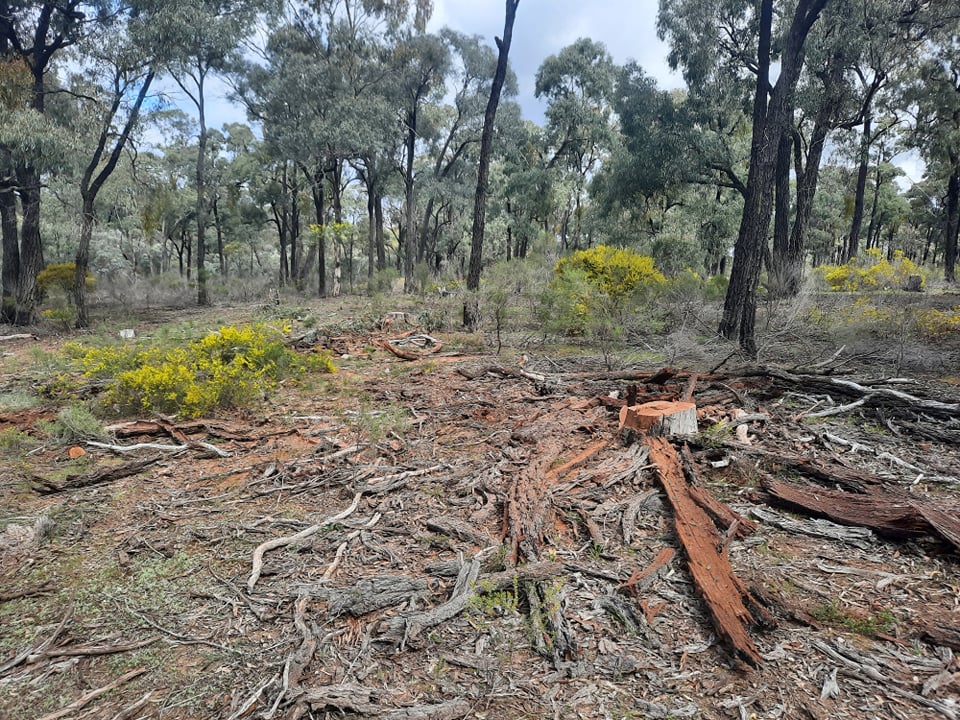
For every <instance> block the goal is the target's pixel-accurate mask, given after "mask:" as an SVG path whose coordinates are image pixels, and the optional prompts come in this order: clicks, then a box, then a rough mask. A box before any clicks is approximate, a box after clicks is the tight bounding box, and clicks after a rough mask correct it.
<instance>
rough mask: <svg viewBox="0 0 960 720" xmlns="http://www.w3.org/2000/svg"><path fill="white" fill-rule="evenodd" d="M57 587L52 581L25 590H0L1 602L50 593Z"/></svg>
mask: <svg viewBox="0 0 960 720" xmlns="http://www.w3.org/2000/svg"><path fill="white" fill-rule="evenodd" d="M56 589H57V587H56V585H54V584H53V583H52V582H46V583H44V584H43V585H38V586H37V587H32V588H24V589H23V590H15V591H13V592H6V593H2V592H0V602H9V601H11V600H19V599H21V598H27V597H35V596H37V595H48V594H50V593H52V592H54V591H56Z"/></svg>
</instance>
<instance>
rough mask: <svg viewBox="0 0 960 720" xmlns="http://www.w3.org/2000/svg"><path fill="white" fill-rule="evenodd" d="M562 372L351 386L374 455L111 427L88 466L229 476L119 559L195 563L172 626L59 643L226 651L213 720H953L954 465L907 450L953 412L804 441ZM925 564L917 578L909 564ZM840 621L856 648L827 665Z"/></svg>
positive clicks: (697, 384)
mask: <svg viewBox="0 0 960 720" xmlns="http://www.w3.org/2000/svg"><path fill="white" fill-rule="evenodd" d="M369 337H370V336H367V338H368V339H369ZM411 352H417V351H416V350H414V349H411ZM383 355H384V357H386V359H385V361H384V364H389V363H395V362H396V361H395V360H394V359H393V357H392V356H386V355H385V354H383ZM424 365H425V364H424ZM534 366H536V367H534ZM560 367H561V366H560V365H558V364H553V363H539V364H538V363H536V362H530V361H526V362H523V364H519V365H515V366H510V365H503V364H491V363H489V362H486V361H483V362H476V361H475V362H460V363H459V364H458V365H457V366H456V367H447V366H445V365H444V366H443V367H439V368H438V367H433V366H431V368H430V371H429V375H428V374H427V370H426V368H424V367H422V366H418V365H417V364H416V363H412V364H410V365H406V366H405V372H404V373H391V372H386V371H384V372H382V373H378V374H377V375H376V376H375V377H373V378H371V379H369V380H367V381H366V382H363V384H361V385H360V386H359V390H357V389H356V388H353V392H355V393H362V397H363V399H364V401H365V402H368V403H369V404H370V405H371V406H373V407H376V406H378V405H379V406H381V407H384V408H387V407H391V408H402V409H403V411H404V413H405V416H404V420H405V421H406V422H407V423H409V427H408V429H407V430H405V431H404V430H400V431H398V432H392V433H391V432H381V433H380V434H379V435H377V436H376V437H374V436H373V434H372V433H371V434H370V436H369V437H367V436H366V435H365V430H364V428H363V427H361V426H360V423H359V422H358V421H357V418H356V417H354V416H351V415H350V414H349V413H350V412H351V411H349V410H348V411H346V412H342V414H341V415H340V416H337V417H334V416H333V415H334V413H335V412H336V411H335V410H333V409H331V408H330V407H323V408H321V407H319V403H318V406H317V407H313V406H311V407H303V408H297V410H300V411H301V412H303V414H302V415H296V414H292V413H293V412H295V411H294V410H292V409H291V408H288V407H284V408H283V410H282V411H281V412H278V414H277V415H276V416H274V417H273V418H271V422H269V423H267V422H264V423H259V424H257V423H253V426H252V427H251V426H250V425H242V424H239V423H235V422H226V421H223V420H217V421H206V420H205V421H197V422H191V423H171V422H167V421H165V420H163V419H159V420H142V421H137V422H135V423H129V424H126V425H123V426H116V427H114V428H112V432H113V433H114V436H115V437H116V438H117V439H118V443H117V444H116V446H115V447H114V446H111V445H110V444H108V447H105V448H94V450H95V452H91V455H92V456H93V460H94V461H97V462H98V461H100V460H101V459H102V458H104V457H105V456H108V455H109V456H110V459H111V460H113V459H114V458H113V456H116V455H123V454H124V453H125V452H128V451H129V449H130V448H135V447H138V446H139V449H138V450H136V452H141V451H142V452H146V451H147V446H149V445H150V444H154V445H160V444H162V445H166V446H169V447H172V448H178V447H179V448H185V450H186V451H189V452H186V451H181V452H180V453H178V454H177V455H176V457H181V458H184V459H186V458H189V459H190V462H191V463H195V462H200V461H201V460H204V458H203V457H202V455H203V454H204V448H203V445H202V444H201V443H207V442H209V443H210V444H211V445H212V443H214V442H216V443H217V446H214V447H216V448H217V449H220V448H219V446H220V445H222V446H223V448H224V449H225V450H224V452H229V453H230V454H231V456H232V457H230V458H223V457H220V456H217V457H215V458H208V459H206V461H205V462H206V464H205V466H204V469H203V470H202V471H197V472H188V473H185V474H184V476H185V477H188V478H189V490H188V489H187V487H185V486H186V483H183V482H180V481H179V480H177V481H170V482H168V483H167V484H165V485H164V491H165V492H166V493H168V496H167V497H166V498H165V499H164V501H163V502H162V503H161V502H160V501H154V502H151V503H146V502H143V503H141V504H142V506H143V514H142V515H141V516H140V518H141V520H142V521H141V522H140V523H139V524H137V523H131V526H130V527H129V528H127V529H125V530H123V531H122V532H124V533H126V537H125V538H124V540H123V541H122V542H121V543H120V544H118V545H117V546H116V547H115V550H116V555H117V556H118V557H119V558H121V560H120V561H118V565H117V567H118V568H120V569H122V571H123V573H126V574H129V575H131V576H134V575H137V574H138V573H137V572H136V571H137V570H138V569H139V563H140V562H142V559H143V558H144V557H145V556H149V557H150V558H158V562H165V561H166V560H168V559H172V558H178V557H182V553H183V552H184V551H183V548H194V547H199V548H201V552H202V553H203V556H204V557H206V558H208V559H207V560H206V562H208V563H209V566H208V568H207V569H209V571H210V572H209V573H205V572H203V570H204V568H203V567H202V566H196V565H195V566H192V567H187V568H180V567H177V566H175V565H174V563H173V562H171V566H173V569H172V570H171V574H174V573H175V574H177V577H179V576H180V574H183V575H189V576H191V577H196V576H203V578H205V579H206V580H207V581H208V583H207V586H206V587H203V588H202V590H201V592H198V593H196V594H195V595H191V596H190V597H192V598H195V599H196V600H197V602H196V604H195V605H194V606H192V607H191V608H190V609H189V611H188V612H182V613H181V612H178V611H177V610H176V609H172V610H171V612H170V614H169V615H164V614H162V613H161V612H159V611H156V612H153V611H150V612H148V611H144V610H143V609H137V608H133V607H130V606H128V605H126V604H124V603H121V602H118V604H117V609H118V610H119V611H120V612H122V613H124V614H125V615H128V616H129V617H131V618H133V619H134V621H135V626H134V629H135V630H136V629H139V631H140V633H141V636H140V637H127V636H123V642H122V643H121V642H119V641H114V642H113V643H112V644H108V643H92V642H91V643H84V644H79V645H77V648H76V649H78V650H79V649H84V648H95V647H98V646H100V645H104V646H110V647H114V648H116V649H117V651H118V652H120V651H121V650H120V649H121V648H127V647H131V648H132V647H134V646H135V645H136V644H137V643H139V642H147V641H148V640H152V639H153V638H155V637H158V635H157V633H160V635H159V637H161V638H162V640H163V642H166V643H167V644H168V645H169V646H171V647H176V648H187V647H191V648H192V647H198V648H199V649H204V650H205V651H206V652H209V651H210V650H214V651H215V653H216V655H217V656H218V657H223V658H234V657H236V658H242V661H241V660H237V662H235V663H233V664H232V665H229V664H228V663H227V661H225V660H224V661H222V662H221V664H220V665H218V666H217V667H218V670H217V673H218V674H222V675H227V674H229V683H230V688H231V689H230V691H229V692H228V693H227V692H224V693H221V696H220V698H218V700H217V702H220V703H221V705H220V706H218V707H217V710H216V711H211V713H213V712H217V713H219V714H218V715H216V716H217V717H229V718H235V719H236V720H240V718H271V719H272V718H305V717H312V716H316V717H321V716H327V715H329V716H331V717H333V716H344V715H357V716H366V717H380V718H394V719H397V720H399V719H401V718H407V719H409V720H413V719H415V718H461V717H472V716H478V717H479V716H484V717H489V718H491V719H502V718H511V717H513V718H527V717H531V718H532V717H551V716H552V717H597V718H600V717H610V716H613V717H627V716H629V715H630V713H633V714H636V713H641V714H644V715H645V716H649V717H671V716H674V717H705V718H720V717H736V716H740V717H749V716H751V715H756V716H757V717H766V716H770V717H773V716H778V717H813V718H824V719H825V718H828V717H858V716H859V715H858V714H857V713H858V712H861V711H862V708H864V707H870V708H871V712H873V713H874V715H875V716H876V717H882V718H884V720H886V718H888V717H889V718H902V717H926V716H928V715H929V714H930V713H937V714H939V715H940V716H943V717H948V718H954V717H956V705H955V700H956V699H957V698H958V694H957V692H956V690H957V684H956V683H957V680H956V677H955V676H956V675H957V673H958V672H960V666H958V665H957V661H956V659H955V658H954V656H953V654H952V650H950V648H954V649H960V648H958V644H960V640H958V637H960V632H958V630H957V623H956V621H955V618H954V617H953V614H952V608H955V607H956V602H957V600H956V597H957V596H956V588H955V583H954V582H953V580H952V578H953V577H954V575H951V573H952V572H953V570H954V568H955V563H956V555H957V553H956V550H957V549H960V547H958V543H957V541H958V539H960V527H958V521H957V519H956V512H955V510H954V504H953V503H952V501H951V498H950V493H951V491H952V489H953V487H954V480H952V475H953V473H955V472H956V471H955V467H956V465H954V464H953V461H952V459H951V456H950V455H949V454H948V453H943V452H939V451H937V450H932V449H931V446H925V445H924V443H925V441H923V440H922V438H923V437H925V436H924V435H922V434H917V433H919V431H918V430H917V428H920V427H922V424H923V423H928V422H932V421H936V422H941V423H946V422H948V419H947V418H948V416H947V415H939V416H935V415H932V414H930V415H929V418H932V419H933V420H925V419H924V417H923V416H925V415H928V413H927V412H926V410H922V409H919V406H918V405H917V404H916V403H915V402H914V400H915V399H917V398H919V397H920V396H919V395H918V394H914V395H912V396H911V398H908V399H904V398H898V397H897V396H896V395H892V394H886V393H881V394H880V395H878V396H877V397H881V398H882V404H879V405H876V406H873V405H869V404H868V403H866V402H865V403H864V404H862V405H860V406H858V407H856V408H852V409H849V410H846V411H844V412H843V413H841V414H839V415H830V416H824V417H820V418H814V419H813V420H811V419H810V417H811V413H810V410H811V408H814V407H816V409H822V408H825V407H838V406H839V405H843V404H849V403H848V402H847V401H848V400H854V401H855V400H856V399H859V398H855V397H853V396H849V395H842V394H841V393H840V392H839V390H836V389H830V390H828V389H827V387H828V385H829V383H827V385H822V384H817V385H810V386H805V385H803V384H796V383H794V384H791V385H790V389H789V390H786V389H785V388H786V385H785V384H784V381H783V380H782V379H778V378H777V377H776V372H778V371H776V372H773V373H766V374H763V373H758V372H752V373H744V374H743V375H735V374H727V375H718V374H702V375H698V374H694V373H690V372H686V371H683V370H677V369H670V368H665V369H663V370H659V371H656V372H647V371H639V370H629V371H623V372H609V371H598V372H584V371H583V370H582V368H577V369H576V370H575V371H573V372H561V371H559V368H560ZM545 368H547V369H545ZM379 370H386V369H385V368H379ZM796 377H799V376H796ZM818 377H819V376H818ZM822 380H823V378H821V381H822ZM828 380H829V379H828ZM854 384H855V385H858V386H860V387H863V388H872V387H874V386H872V385H870V384H867V383H865V382H862V381H861V382H857V383H854ZM838 387H848V386H845V385H841V386H838ZM830 392H832V393H833V395H832V397H835V398H836V400H832V402H833V405H832V406H831V405H830V402H831V401H828V400H827V399H826V396H827V394H828V393H830ZM352 399H355V398H352ZM926 400H930V401H932V402H934V403H939V404H941V405H944V406H948V405H949V404H950V403H948V402H946V401H942V400H938V399H937V400H935V399H933V398H927V399H926ZM898 403H902V404H903V407H902V408H901V407H899V406H898ZM931 407H937V406H931ZM338 409H339V408H338ZM816 409H815V410H814V412H816ZM877 411H882V412H883V414H884V417H886V418H893V419H894V420H893V421H892V422H893V424H894V427H895V428H896V429H897V431H898V432H900V434H899V435H897V434H896V433H894V432H893V431H892V430H891V431H889V432H888V433H887V434H885V435H884V436H883V437H881V436H879V435H878V430H877V428H882V427H886V425H885V423H884V424H881V423H878V422H877V419H878V418H879V417H880V416H879V415H878V414H877ZM941 411H942V412H947V411H946V410H944V409H943V408H941ZM861 413H869V418H870V421H871V426H870V432H869V433H865V431H863V429H862V427H861V426H860V425H858V424H857V423H856V422H854V421H855V420H859V419H861V415H860V414H861ZM675 416H679V417H675ZM351 418H352V419H351ZM641 418H642V419H641ZM648 420H649V422H648ZM674 420H678V421H682V422H677V423H675V422H674ZM936 447H937V448H941V447H942V446H936ZM151 452H152V451H151ZM171 453H172V451H171ZM207 454H208V455H209V451H208V453H207ZM158 455H159V457H161V458H164V459H166V458H170V457H172V454H171V455H167V454H166V453H163V452H159V453H158ZM158 464H160V463H158ZM162 465H163V467H162V468H161V470H160V471H158V474H159V473H164V475H163V476H162V477H167V474H168V473H170V472H171V468H172V467H173V464H172V461H171V462H164V463H162ZM183 467H184V465H178V466H176V468H177V471H178V472H180V471H182V468H183ZM104 477H106V475H104ZM151 482H158V478H157V477H154V478H151ZM98 489H99V490H100V492H101V494H100V495H97V494H96V493H97V491H98ZM58 490H59V491H61V492H65V491H76V493H77V496H82V495H83V493H87V494H89V495H90V497H96V498H103V497H105V496H106V495H107V494H109V491H106V492H104V491H105V490H106V489H105V488H97V487H96V485H92V486H88V487H85V488H80V487H79V486H63V487H60V488H58ZM773 507H778V508H787V509H789V510H790V511H792V512H795V513H799V514H800V515H799V517H798V516H795V515H788V514H787V513H785V512H783V511H780V512H777V511H775V510H773V509H772V508H773ZM228 511H230V512H234V511H241V512H242V515H241V516H238V515H231V516H229V517H231V520H230V521H225V520H222V518H225V517H228V516H227V515H226V512H228ZM238 517H239V519H237V518H238ZM810 518H814V519H810ZM837 523H841V524H842V525H838V524H837ZM178 527H179V528H181V534H180V536H179V537H178V538H176V542H173V541H171V540H170V538H169V537H168V535H166V534H165V533H169V532H171V530H170V528H178ZM903 541H909V542H906V543H904V542H903ZM923 552H928V553H930V555H931V556H932V558H933V560H932V561H931V562H932V563H933V566H935V568H936V569H935V570H934V571H931V572H929V573H928V572H927V571H926V570H924V571H921V570H920V569H914V568H913V567H912V563H914V561H915V560H916V559H917V557H918V555H919V554H920V553H923ZM137 553H140V555H139V556H138V555H137ZM131 555H133V557H131ZM855 556H856V557H863V558H866V559H865V560H863V561H859V562H858V561H857V560H856V559H855ZM891 556H898V557H901V564H900V565H899V569H898V570H896V571H889V570H888V568H887V566H886V565H881V560H880V558H887V557H891ZM198 570H199V572H198ZM817 570H819V571H820V574H819V575H818V574H817V573H816V572H815V571H817ZM825 578H826V579H825ZM162 580H163V581H164V582H166V581H167V580H168V578H167V577H166V576H164V577H163V578H162ZM161 585H162V583H157V587H161ZM31 588H32V589H33V590H34V591H36V592H39V590H37V585H36V582H34V584H33V585H31ZM921 588H922V590H921ZM929 588H932V590H931V589H929ZM191 592H193V591H191ZM184 595H185V596H186V593H185V594H184ZM119 600H123V598H121V597H118V601H119ZM921 600H922V602H921ZM0 601H2V598H0ZM901 605H902V607H903V608H907V607H909V611H908V610H906V609H903V610H901ZM173 607H174V608H175V607H179V606H173ZM914 607H919V608H921V610H920V611H915V610H914ZM886 608H893V611H892V614H894V615H895V617H894V621H895V622H894V621H891V622H892V624H890V625H887V624H883V623H880V621H878V620H876V618H875V617H874V616H876V615H880V614H881V611H882V610H885V609H886ZM938 608H943V610H942V611H941V610H939V609H938ZM848 609H849V614H850V617H849V618H846V617H845V618H844V620H843V621H841V620H837V619H836V618H835V617H834V615H831V613H834V614H839V613H841V612H842V611H847V610H848ZM846 620H849V622H850V623H851V624H852V623H856V622H860V623H863V624H866V625H869V624H870V623H880V626H878V628H875V629H874V630H871V631H870V632H869V633H864V634H863V635H857V637H856V642H848V641H846V640H845V638H846V637H847V636H849V634H850V633H849V631H848V630H849V627H850V626H849V625H846V624H842V622H844V621H846ZM36 647H37V645H36V643H31V646H30V648H28V649H35V648H36ZM19 654H20V653H19V652H18V654H17V655H15V656H14V657H18V656H19ZM34 654H39V653H37V652H35V653H34ZM25 657H26V656H25ZM207 661H208V659H207V658H205V657H204V658H200V659H199V660H195V661H194V662H195V663H196V665H197V666H201V664H202V663H205V662H207ZM135 666H136V665H131V667H135ZM32 667H33V666H30V668H31V671H32ZM27 670H28V668H27V667H26V666H25V665H24V663H22V662H21V663H18V665H17V666H16V667H15V668H11V670H10V671H11V672H15V671H16V672H22V673H23V674H24V676H26V675H27ZM152 679H153V678H151V680H152ZM3 680H4V681H5V682H6V680H7V678H6V677H4V678H3ZM102 685H105V683H103V682H99V683H96V684H91V687H98V686H102ZM144 690H145V689H140V690H138V692H139V693H140V695H141V696H142V694H143V692H144ZM158 692H160V691H158ZM82 696H83V693H77V694H75V695H72V696H70V697H82ZM223 697H226V699H225V700H224V699H222V698H223ZM177 701H178V700H177V698H173V699H172V700H171V701H170V702H171V705H170V707H168V708H162V710H163V711H164V712H166V713H167V714H170V713H171V712H174V713H175V710H176V707H175V706H174V705H173V704H174V703H176V702H177ZM127 704H128V705H129V702H128V703H127ZM130 707H133V706H132V705H130ZM210 707H213V705H211V706H210ZM170 708H173V709H172V710H171V709H170ZM877 708H880V709H877ZM119 710H122V708H120V709H119ZM924 713H926V715H925V714H924ZM116 714H117V712H111V713H107V714H105V715H103V716H107V717H111V716H114V715H116ZM144 714H146V713H144ZM213 716H214V715H212V714H211V715H210V717H213Z"/></svg>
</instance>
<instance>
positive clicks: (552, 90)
mask: <svg viewBox="0 0 960 720" xmlns="http://www.w3.org/2000/svg"><path fill="white" fill-rule="evenodd" d="M615 73H616V66H615V65H614V63H613V59H612V58H611V57H610V53H609V52H608V51H607V49H606V47H605V46H604V45H603V44H602V43H599V42H596V41H594V40H590V39H587V38H581V39H579V40H577V41H576V42H574V43H573V44H572V45H568V46H567V47H565V48H563V49H561V50H560V52H558V53H557V54H556V55H551V56H549V57H548V58H547V59H546V60H544V61H543V63H542V64H541V65H540V68H539V69H538V70H537V76H536V88H535V93H536V95H537V97H540V98H545V99H546V101H547V110H546V118H547V137H548V138H549V143H550V146H551V151H552V157H551V158H550V160H549V162H548V165H549V166H550V167H556V168H558V169H562V170H565V171H566V172H567V173H568V174H569V177H570V179H571V183H570V185H571V191H570V196H569V200H568V207H567V212H566V213H565V215H564V218H563V222H562V224H561V228H562V229H561V241H562V242H563V245H564V247H573V248H577V247H579V245H580V244H581V216H582V209H583V208H582V205H583V200H584V195H585V191H586V187H587V182H588V181H589V178H590V176H591V174H592V173H593V172H594V171H595V170H596V169H597V168H598V167H599V165H600V163H601V162H602V160H603V159H604V157H605V155H606V154H607V153H608V152H609V150H610V149H611V147H612V144H613V142H614V125H613V108H612V105H611V98H612V95H613V88H614V81H615Z"/></svg>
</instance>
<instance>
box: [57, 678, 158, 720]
mask: <svg viewBox="0 0 960 720" xmlns="http://www.w3.org/2000/svg"><path fill="white" fill-rule="evenodd" d="M146 671H147V669H146V668H137V669H136V670H131V671H130V672H128V673H127V674H125V675H121V676H120V677H118V678H117V679H116V680H114V681H113V682H112V683H110V684H109V685H104V686H103V687H101V688H97V689H96V690H92V691H90V692H88V693H87V694H86V695H84V696H82V697H79V698H77V699H76V700H74V701H73V702H72V703H70V704H69V705H67V706H66V707H65V708H63V709H62V710H57V711H56V712H54V713H50V714H49V715H44V716H43V717H42V718H40V719H39V720H57V718H62V717H66V716H67V715H72V714H73V713H75V712H76V711H77V710H79V709H80V708H82V707H84V706H85V705H87V704H88V703H89V702H90V701H91V700H96V699H97V698H98V697H100V696H101V695H104V694H105V693H108V692H110V691H111V690H113V689H114V688H118V687H120V686H121V685H123V684H124V683H126V682H129V681H131V680H133V679H134V678H136V677H140V676H141V675H143V674H144V673H145V672H146Z"/></svg>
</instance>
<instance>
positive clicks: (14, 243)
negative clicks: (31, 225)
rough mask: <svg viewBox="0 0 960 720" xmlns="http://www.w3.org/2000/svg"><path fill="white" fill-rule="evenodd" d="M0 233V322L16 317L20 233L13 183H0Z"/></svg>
mask: <svg viewBox="0 0 960 720" xmlns="http://www.w3.org/2000/svg"><path fill="white" fill-rule="evenodd" d="M0 235H2V239H3V258H2V264H3V278H2V288H3V298H2V304H0V323H11V324H12V323H13V321H14V319H15V317H16V297H17V278H18V277H19V276H20V233H19V232H18V228H17V198H16V195H14V190H13V183H10V182H6V181H4V182H3V183H2V184H0Z"/></svg>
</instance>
